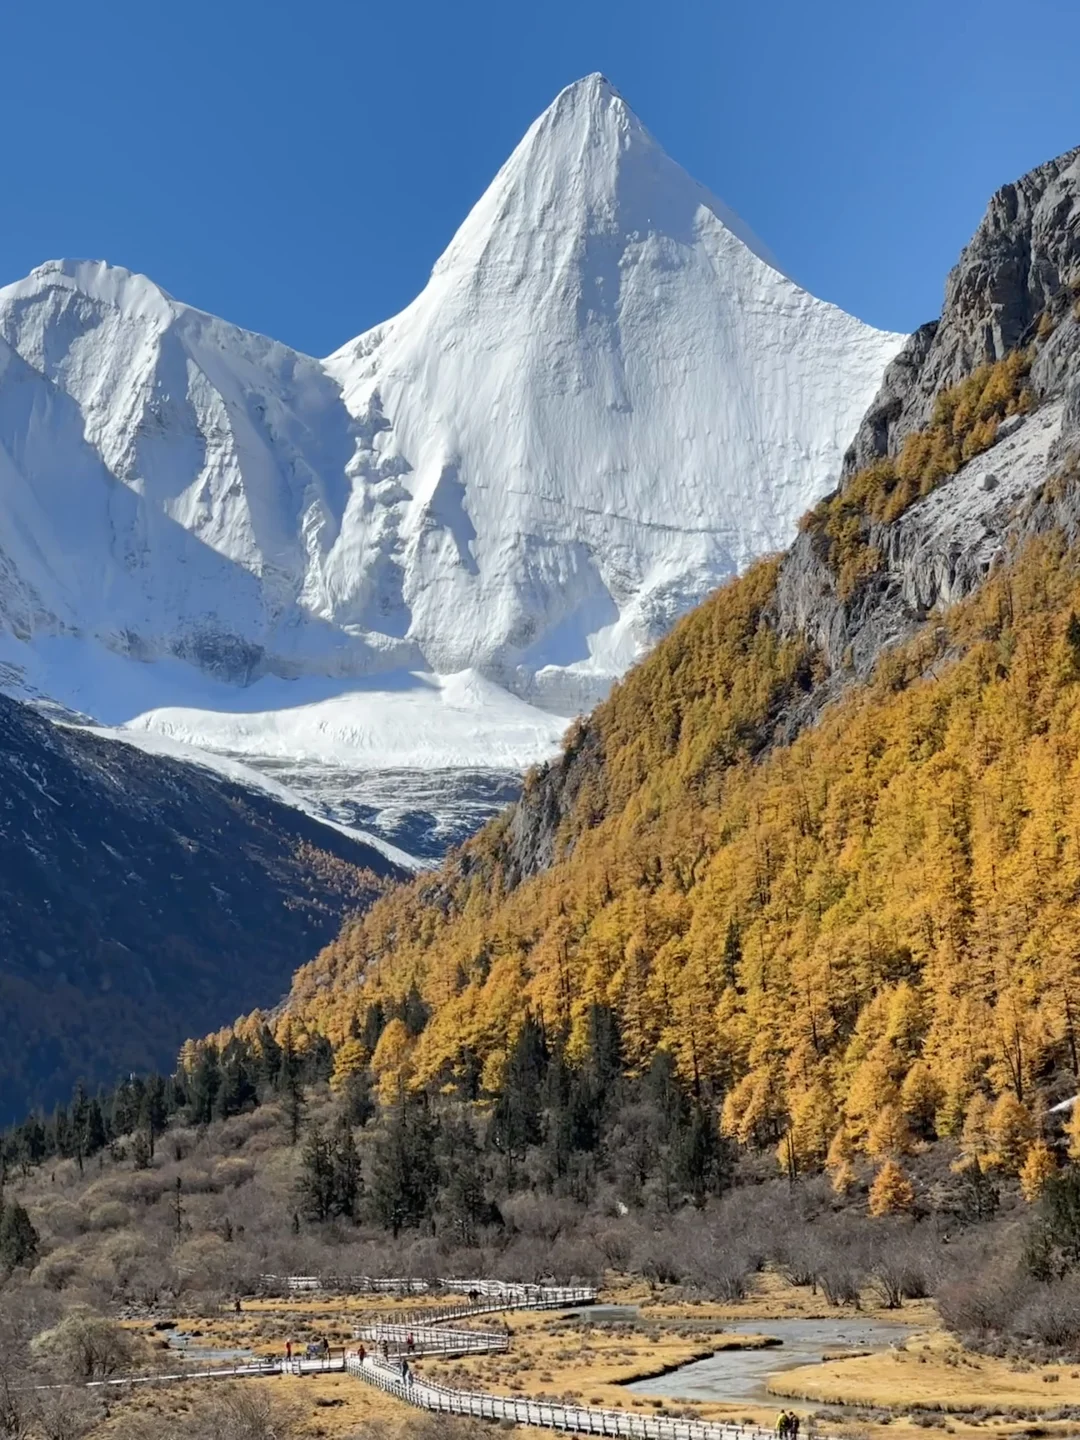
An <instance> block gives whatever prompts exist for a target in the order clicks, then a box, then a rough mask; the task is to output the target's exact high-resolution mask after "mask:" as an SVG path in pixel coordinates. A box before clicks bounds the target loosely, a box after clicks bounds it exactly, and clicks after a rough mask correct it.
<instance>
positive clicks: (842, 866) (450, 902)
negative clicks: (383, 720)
mask: <svg viewBox="0 0 1080 1440" xmlns="http://www.w3.org/2000/svg"><path fill="white" fill-rule="evenodd" d="M1078 193H1080V152H1072V153H1071V154H1070V155H1068V156H1064V157H1062V158H1061V159H1060V160H1059V161H1055V162H1052V163H1051V164H1050V165H1047V166H1045V167H1042V168H1041V169H1040V170H1039V171H1036V172H1033V173H1032V175H1030V176H1027V177H1025V179H1024V180H1022V181H1020V182H1018V184H1017V185H1016V186H1012V187H1006V190H1005V191H1003V192H1001V194H1000V195H999V196H997V197H995V199H994V202H992V204H991V207H990V210H989V212H988V216H987V219H986V220H985V221H984V222H983V225H982V226H981V227H980V230H979V232H978V233H977V235H976V237H975V239H974V240H973V241H972V244H971V246H969V247H968V249H967V250H966V251H965V253H964V256H962V257H961V261H960V264H959V265H958V267H957V270H956V271H955V272H954V274H953V276H952V277H950V283H949V289H948V292H947V299H946V307H945V311H944V312H943V316H942V319H941V321H940V322H938V323H937V324H936V325H934V326H929V327H925V329H924V330H923V331H920V332H919V333H918V334H917V335H916V336H915V337H913V339H912V341H911V342H909V346H908V347H907V349H906V350H905V352H903V353H902V354H901V356H900V357H899V359H898V360H897V361H896V362H895V364H894V365H893V367H891V368H890V371H889V372H888V373H887V375H886V380H885V384H884V387H883V392H882V396H881V397H879V400H878V401H877V402H875V408H874V409H873V410H872V411H871V414H870V416H869V417H868V421H867V424H866V425H864V427H863V429H862V430H861V431H860V434H859V438H858V440H857V442H856V445H855V446H854V447H853V450H852V453H851V456H850V457H849V464H848V474H847V478H846V480H845V483H844V485H843V486H842V488H841V491H840V493H839V495H838V496H837V497H835V498H834V499H833V500H831V501H830V502H828V503H827V504H825V505H823V506H822V507H820V508H819V510H818V511H817V512H816V513H815V514H814V515H813V516H811V517H809V518H808V521H807V524H806V526H805V527H804V531H803V534H802V535H801V536H800V539H799V542H798V543H797V545H796V546H795V548H794V549H793V551H792V552H791V553H790V554H789V555H787V556H786V557H784V558H783V559H782V560H779V561H774V562H768V563H764V564H760V565H758V566H757V567H755V568H754V569H753V570H751V571H750V572H749V573H748V574H746V575H745V576H743V577H742V578H740V579H739V580H737V581H735V582H734V583H732V584H731V585H729V586H727V587H725V588H724V589H723V590H721V591H720V592H718V593H717V594H716V595H715V596H713V597H712V598H711V599H710V600H709V601H707V602H706V603H705V604H704V605H703V606H702V607H701V608H700V609H699V610H698V611H696V612H695V613H694V614H692V615H690V616H689V617H687V619H685V620H684V621H683V622H682V623H681V624H680V625H679V626H678V627H677V628H676V630H675V631H674V632H673V633H672V634H671V635H670V636H669V637H668V638H667V639H666V640H665V641H664V642H662V643H661V644H660V645H659V646H658V647H657V649H656V650H655V651H654V653H653V654H652V655H651V656H650V657H649V658H648V659H647V660H646V661H645V662H644V663H643V664H642V665H640V666H639V667H638V668H637V669H636V670H635V671H634V672H632V673H631V674H630V675H629V676H628V677H627V679H626V680H625V682H624V683H623V684H621V685H620V686H619V687H618V688H617V689H616V691H615V692H614V693H613V695H612V696H611V698H610V699H609V700H608V702H607V703H605V704H604V705H602V706H600V707H599V708H598V709H597V710H596V711H595V712H594V713H593V715H592V716H590V717H589V718H588V719H587V720H585V721H584V722H582V723H581V724H579V725H578V726H577V727H576V728H575V730H574V731H573V732H572V734H571V735H570V737H569V738H568V741H567V744H566V750H565V754H564V756H563V757H562V759H561V760H560V761H558V762H557V763H556V764H555V765H553V766H552V767H549V768H548V769H546V770H545V771H542V772H539V773H536V774H534V775H533V776H532V777H531V778H530V780H529V782H528V783H527V786H526V790H525V794H524V796H523V798H522V800H521V802H520V803H519V804H518V805H517V806H516V807H515V808H513V809H512V810H510V811H508V812H507V813H506V814H504V815H503V816H502V817H501V818H500V819H498V820H497V821H496V822H494V823H493V824H492V825H490V826H489V827H488V828H487V829H486V830H485V831H484V832H483V833H482V834H481V835H479V836H478V837H477V838H476V839H475V840H474V841H472V842H471V843H469V844H468V845H466V846H464V847H463V848H462V849H461V850H459V851H458V852H457V853H456V854H454V855H453V856H452V857H451V859H450V860H449V861H448V862H447V864H446V866H445V867H444V868H443V870H442V871H441V872H439V873H438V874H436V875H434V876H425V877H423V878H421V879H419V880H417V881H416V882H414V883H413V884H412V885H411V886H409V887H407V888H402V889H399V890H397V891H395V892H394V893H392V894H390V895H389V896H387V897H386V898H385V899H383V900H382V901H380V902H379V903H378V904H377V905H376V906H375V907H374V908H373V909H372V910H371V911H370V912H369V913H368V914H367V915H366V916H365V917H364V918H363V919H361V920H359V921H358V922H357V923H356V924H353V925H350V926H349V927H348V928H347V929H346V931H345V932H344V934H343V935H342V936H341V938H340V939H339V940H338V941H337V942H336V943H335V944H333V945H331V946H330V947H329V948H328V949H327V950H325V951H324V952H323V953H322V954H321V955H320V956H319V957H318V958H317V959H316V960H315V961H313V962H312V963H311V964H309V965H308V966H306V967H305V968H304V969H302V970H301V971H299V973H298V974H297V976H296V979H295V981H294V985H293V990H292V994H291V997H290V999H289V1002H288V1006H287V1011H286V1019H287V1021H288V1023H290V1024H291V1025H292V1026H294V1027H296V1028H297V1029H298V1030H301V1031H302V1030H303V1029H304V1028H306V1029H308V1030H310V1031H313V1032H318V1033H320V1034H323V1035H325V1036H326V1037H327V1038H329V1040H330V1042H331V1044H332V1045H333V1046H334V1047H335V1049H336V1050H337V1052H338V1060H337V1064H338V1069H339V1072H344V1071H347V1070H349V1069H358V1070H359V1069H364V1068H365V1067H368V1066H370V1068H371V1070H372V1071H373V1072H374V1074H375V1076H376V1078H377V1079H378V1081H379V1084H380V1087H381V1091H382V1094H383V1095H384V1097H386V1098H390V1097H392V1096H394V1095H395V1094H396V1093H397V1092H398V1090H399V1089H400V1088H401V1087H403V1086H404V1087H406V1088H413V1089H424V1088H427V1089H437V1088H439V1087H451V1088H456V1089H457V1090H459V1091H460V1092H461V1093H465V1094H469V1095H474V1096H475V1095H482V1094H497V1093H498V1092H500V1090H501V1089H502V1088H503V1087H504V1081H505V1078H506V1073H507V1066H508V1064H510V1063H512V1062H513V1063H516V1061H514V1060H513V1057H514V1056H515V1054H516V1050H515V1037H516V1036H518V1035H519V1034H520V1032H521V1030H522V1027H523V1025H524V1024H525V1022H526V1019H527V1017H531V1018H532V1020H533V1021H534V1022H535V1023H536V1024H537V1025H538V1026H539V1027H540V1028H541V1030H542V1032H543V1033H544V1035H546V1036H547V1037H549V1039H551V1040H554V1041H557V1042H559V1044H560V1048H562V1050H563V1053H564V1054H565V1056H566V1058H567V1060H568V1062H569V1063H570V1064H571V1065H574V1064H582V1063H584V1062H585V1061H586V1060H587V1059H588V1057H589V1054H590V1047H591V1045H592V1043H593V1041H592V1039H591V1038H590V1037H591V1036H592V1035H593V1033H594V1031H595V1019H596V1014H597V1013H598V1007H599V1009H600V1011H602V1012H603V1013H605V1014H606V1013H610V1014H611V1015H612V1016H613V1017H614V1019H615V1024H616V1026H617V1029H618V1040H619V1048H620V1054H621V1058H622V1063H623V1064H624V1066H625V1067H626V1068H628V1069H629V1070H631V1071H635V1070H637V1071H642V1070H645V1069H646V1068H647V1067H648V1066H649V1065H650V1063H651V1062H652V1061H653V1059H654V1057H656V1056H657V1055H658V1054H667V1055H670V1057H672V1060H673V1062H674V1066H675V1070H676V1072H677V1074H678V1076H679V1077H680V1078H681V1080H682V1082H683V1084H684V1086H685V1088H686V1090H687V1091H689V1092H692V1093H693V1094H694V1095H696V1096H698V1097H702V1098H706V1099H707V1100H708V1102H709V1103H710V1104H715V1105H716V1106H717V1108H718V1110H720V1112H721V1124H722V1128H723V1129H724V1130H726V1131H727V1132H728V1134H729V1135H730V1136H731V1137H733V1138H735V1139H737V1140H738V1141H740V1142H742V1143H743V1144H746V1145H754V1146H772V1145H777V1144H778V1143H779V1154H780V1156H781V1159H782V1161H783V1163H784V1164H785V1165H786V1166H788V1167H797V1168H800V1169H807V1168H814V1167H820V1166H822V1165H823V1164H824V1163H825V1162H826V1160H827V1158H829V1156H830V1152H831V1158H832V1165H833V1168H834V1170H839V1169H840V1168H841V1167H842V1165H843V1164H845V1163H846V1161H847V1159H848V1157H850V1156H853V1155H855V1154H856V1153H857V1152H859V1151H862V1152H865V1153H867V1154H869V1155H872V1156H875V1157H884V1156H892V1157H897V1156H902V1155H903V1154H904V1153H906V1152H907V1151H909V1150H910V1149H912V1148H913V1147H914V1146H915V1145H916V1144H918V1143H920V1142H922V1141H925V1140H928V1139H932V1138H933V1137H935V1136H946V1135H948V1136H956V1137H963V1141H964V1145H965V1148H966V1149H967V1150H968V1152H969V1153H970V1154H972V1155H980V1156H982V1157H984V1158H985V1157H989V1156H990V1155H991V1154H995V1155H997V1156H998V1157H999V1158H1000V1156H1001V1154H1002V1153H1004V1152H1003V1147H1004V1148H1005V1149H1007V1151H1008V1153H1007V1156H1006V1159H1005V1163H1006V1165H1007V1167H1009V1168H1012V1169H1013V1170H1014V1171H1015V1170H1016V1169H1018V1168H1019V1167H1020V1166H1021V1165H1022V1164H1023V1163H1024V1160H1025V1158H1026V1156H1027V1154H1028V1150H1029V1148H1030V1146H1031V1144H1032V1143H1033V1142H1034V1141H1035V1139H1036V1136H1037V1133H1038V1121H1039V1118H1040V1116H1041V1113H1042V1111H1043V1110H1044V1109H1045V1106H1046V1104H1047V1102H1049V1101H1052V1100H1055V1099H1058V1098H1060V1096H1061V1095H1064V1094H1071V1093H1073V1092H1074V1091H1075V1089H1076V1088H1077V1072H1078V1069H1080V1063H1078V1034H1077V1025H1078V1024H1080V1016H1077V1014H1076V1007H1077V1003H1078V1002H1077V1000H1076V994H1077V990H1076V982H1077V980H1078V979H1080V945H1078V944H1077V942H1076V939H1075V935H1076V929H1077V927H1076V918H1077V908H1076V907H1077V904H1078V901H1080V808H1078V803H1077V801H1076V779H1077V767H1078V762H1080V619H1078V616H1080V552H1078V551H1077V549H1076V547H1075V544H1074V541H1075V532H1076V516H1077V511H1078V509H1080V502H1078V494H1077V491H1078V474H1077V469H1076V458H1075V457H1076V451H1077V448H1078V447H1077V437H1078V433H1080V387H1078V375H1080V363H1078V355H1080V304H1078V303H1077V299H1076V297H1077V292H1078V282H1080V240H1078V235H1077V227H1076V224H1075V223H1074V220H1075V215H1076V214H1077V213H1078V209H1080V206H1078V201H1077V196H1078ZM1006 437H1008V438H1006ZM984 457H985V458H984ZM965 557H966V560H967V562H968V563H967V564H966V566H965ZM976 562H977V563H976ZM965 597H966V598H965ZM410 993H411V994H413V995H415V997H416V1004H415V1005H414V1023H412V1024H410V1023H408V1017H407V1016H406V1015H405V1014H404V1009H403V1007H404V1005H405V1000H406V997H408V996H409V995H410ZM394 1007H396V1014H395V1018H393V1019H388V1018H387V1017H388V1016H389V1015H391V1014H392V1013H395V1011H394ZM259 1023H261V1017H253V1018H252V1020H250V1021H248V1022H243V1023H242V1024H241V1026H240V1030H241V1032H242V1033H247V1034H254V1027H255V1026H256V1025H258V1024H259ZM280 1023H283V1022H282V1021H280V1020H279V1024H280ZM991 1111H992V1114H991V1113H989V1112H991ZM1003 1136H1004V1137H1005V1138H1004V1139H1003Z"/></svg>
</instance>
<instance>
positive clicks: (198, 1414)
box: [113, 1381, 303, 1440]
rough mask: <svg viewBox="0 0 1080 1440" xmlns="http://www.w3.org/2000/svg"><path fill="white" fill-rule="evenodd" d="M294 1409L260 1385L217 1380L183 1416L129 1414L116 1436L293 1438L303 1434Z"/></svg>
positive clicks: (139, 1439) (150, 1439)
mask: <svg viewBox="0 0 1080 1440" xmlns="http://www.w3.org/2000/svg"><path fill="white" fill-rule="evenodd" d="M302 1429H303V1427H302V1424H301V1420H300V1415H299V1412H298V1410H297V1408H296V1407H295V1406H294V1405H292V1404H290V1403H289V1402H288V1401H286V1400H283V1399H282V1398H281V1397H280V1396H279V1395H276V1394H274V1393H273V1392H272V1391H271V1390H269V1389H267V1388H266V1387H265V1386H261V1385H245V1384H243V1383H241V1384H231V1383H227V1382H221V1381H219V1382H218V1383H217V1384H216V1385H215V1387H214V1388H213V1389H212V1390H209V1391H206V1392H204V1393H202V1394H200V1395H199V1396H198V1397H197V1398H196V1399H195V1401H194V1403H193V1404H192V1406H191V1408H190V1410H188V1411H187V1413H186V1414H171V1415H159V1414H152V1413H146V1412H138V1411H134V1412H128V1413H127V1414H125V1415H123V1416H121V1418H120V1421H119V1423H118V1424H117V1426H116V1429H115V1431H114V1432H113V1433H114V1434H115V1435H116V1437H117V1440H292V1437H293V1436H296V1435H298V1434H300V1433H301V1432H302Z"/></svg>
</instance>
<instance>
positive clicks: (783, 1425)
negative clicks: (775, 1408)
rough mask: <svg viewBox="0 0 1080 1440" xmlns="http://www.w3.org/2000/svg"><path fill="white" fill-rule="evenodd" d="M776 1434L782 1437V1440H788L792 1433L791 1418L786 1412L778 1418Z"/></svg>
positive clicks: (781, 1412)
mask: <svg viewBox="0 0 1080 1440" xmlns="http://www.w3.org/2000/svg"><path fill="white" fill-rule="evenodd" d="M776 1433H777V1435H778V1436H779V1437H780V1440H787V1437H788V1435H789V1434H790V1433H791V1416H790V1415H789V1414H788V1413H787V1411H786V1410H781V1411H780V1414H779V1415H778V1416H777V1417H776Z"/></svg>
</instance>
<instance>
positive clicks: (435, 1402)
mask: <svg viewBox="0 0 1080 1440" xmlns="http://www.w3.org/2000/svg"><path fill="white" fill-rule="evenodd" d="M345 1368H346V1370H348V1371H349V1373H350V1374H351V1375H356V1376H357V1377H358V1378H359V1379H361V1380H366V1381H367V1382H368V1384H369V1385H377V1386H378V1387H379V1389H380V1390H385V1391H387V1393H388V1394H391V1395H396V1396H397V1398H398V1399H399V1400H404V1401H405V1402H406V1403H407V1404H409V1405H415V1406H416V1407H417V1408H418V1409H420V1410H431V1411H435V1412H437V1413H439V1414H445V1415H471V1416H474V1417H475V1418H476V1419H479V1420H507V1421H510V1422H512V1423H514V1424H517V1425H535V1426H539V1427H541V1428H542V1429H545V1430H565V1431H571V1432H573V1433H575V1434H578V1435H616V1436H626V1437H632V1440H772V1431H771V1430H760V1429H755V1428H754V1427H752V1426H744V1425H730V1424H724V1423H723V1422H722V1421H717V1420H681V1419H675V1418H674V1417H671V1416H666V1415H634V1414H632V1413H631V1412H630V1411H628V1410H598V1409H594V1408H592V1407H591V1406H579V1405H564V1404H561V1403H559V1402H557V1401H548V1400H525V1399H519V1398H516V1397H514V1396H509V1395H507V1396H503V1395H487V1394H482V1393H480V1392H478V1391H472V1390H451V1389H450V1388H449V1387H448V1386H446V1385H435V1384H433V1383H432V1382H431V1381H429V1380H420V1379H417V1378H416V1377H415V1376H413V1375H412V1374H411V1373H410V1375H409V1377H408V1379H406V1378H405V1377H404V1376H402V1374H401V1371H400V1370H399V1369H398V1368H397V1366H394V1365H387V1364H385V1363H383V1362H382V1361H380V1360H377V1359H374V1358H373V1357H372V1356H368V1357H367V1358H366V1359H365V1360H364V1361H363V1362H361V1360H360V1359H359V1357H358V1356H357V1355H355V1354H352V1353H351V1352H347V1353H346V1356H345Z"/></svg>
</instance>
